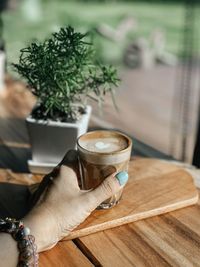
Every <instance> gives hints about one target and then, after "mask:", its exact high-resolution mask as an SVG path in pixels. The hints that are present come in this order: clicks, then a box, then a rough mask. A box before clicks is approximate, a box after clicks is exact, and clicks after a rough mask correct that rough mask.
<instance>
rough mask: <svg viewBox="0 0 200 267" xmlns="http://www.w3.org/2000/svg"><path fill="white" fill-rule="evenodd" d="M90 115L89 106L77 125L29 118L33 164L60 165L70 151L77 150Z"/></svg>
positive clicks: (27, 120)
mask: <svg viewBox="0 0 200 267" xmlns="http://www.w3.org/2000/svg"><path fill="white" fill-rule="evenodd" d="M90 114H91V107H90V106H87V108H86V113H85V114H83V115H82V117H81V119H80V120H79V121H77V122H76V123H66V122H55V121H48V122H47V121H43V120H37V121H36V120H35V119H33V118H31V117H30V116H29V117H28V118H27V119H26V123H27V127H28V132H29V136H30V142H31V147H32V161H31V162H32V163H31V164H32V165H35V166H43V165H44V166H45V165H49V166H54V165H56V164H58V163H59V162H60V161H61V159H62V158H63V156H64V155H65V153H66V152H67V151H68V150H69V149H75V148H76V140H77V138H78V137H79V136H80V135H82V134H84V133H85V132H87V129H88V123H89V119H90ZM29 163H30V162H29ZM29 165H30V164H29ZM29 167H30V166H29Z"/></svg>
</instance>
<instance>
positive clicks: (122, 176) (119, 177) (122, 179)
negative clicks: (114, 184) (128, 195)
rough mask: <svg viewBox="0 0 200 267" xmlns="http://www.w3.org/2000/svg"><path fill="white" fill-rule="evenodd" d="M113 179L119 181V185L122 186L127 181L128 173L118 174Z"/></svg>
mask: <svg viewBox="0 0 200 267" xmlns="http://www.w3.org/2000/svg"><path fill="white" fill-rule="evenodd" d="M115 177H116V178H117V180H118V181H119V184H120V185H124V184H125V183H126V182H127V181H128V173H127V172H125V171H122V172H118V173H117V174H116V175H115Z"/></svg>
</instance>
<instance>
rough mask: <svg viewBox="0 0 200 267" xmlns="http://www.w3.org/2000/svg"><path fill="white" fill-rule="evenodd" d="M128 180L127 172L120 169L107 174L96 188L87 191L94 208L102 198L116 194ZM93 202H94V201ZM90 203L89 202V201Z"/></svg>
mask: <svg viewBox="0 0 200 267" xmlns="http://www.w3.org/2000/svg"><path fill="white" fill-rule="evenodd" d="M127 181H128V173H127V172H125V171H121V172H119V173H113V174H112V175H110V176H108V177H107V178H106V179H105V180H104V181H103V182H102V183H101V184H100V185H99V186H98V187H97V188H95V189H94V190H92V191H90V192H88V193H87V194H88V197H89V198H90V200H91V199H93V203H92V204H93V205H95V208H96V207H97V206H98V205H100V204H101V203H102V202H103V201H104V200H106V199H108V198H110V197H111V196H112V195H114V194H116V193H117V192H118V191H119V190H120V189H122V188H123V187H124V185H125V184H126V183H127ZM94 202H95V203H94ZM90 203H91V202H90Z"/></svg>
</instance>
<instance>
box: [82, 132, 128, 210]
mask: <svg viewBox="0 0 200 267" xmlns="http://www.w3.org/2000/svg"><path fill="white" fill-rule="evenodd" d="M77 146H78V153H79V159H80V168H81V176H82V177H81V181H82V182H81V184H82V189H84V190H88V189H91V188H96V187H97V186H98V185H99V184H100V183H101V182H102V181H103V180H104V179H105V178H106V177H107V176H108V175H110V174H112V173H113V172H119V171H128V163H129V160H130V155H131V147H132V142H131V140H130V138H129V137H127V136H126V135H124V134H121V133H119V132H116V131H94V132H88V133H86V134H84V135H82V136H81V137H79V139H78V140H77ZM121 194H122V190H121V191H120V192H119V193H117V194H116V195H114V196H113V197H112V198H110V199H108V200H106V201H105V202H103V203H102V204H101V205H100V208H109V207H112V206H113V205H115V204H117V203H118V201H119V199H120V197H121Z"/></svg>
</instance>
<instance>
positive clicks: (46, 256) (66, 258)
mask: <svg viewBox="0 0 200 267" xmlns="http://www.w3.org/2000/svg"><path fill="white" fill-rule="evenodd" d="M47 266H48V267H55V266H56V267H80V266H81V267H89V266H93V264H92V263H91V262H90V261H89V260H88V259H87V258H86V257H85V256H84V254H83V253H82V252H81V251H80V250H79V249H78V248H77V247H76V245H75V244H74V243H73V242H72V241H65V242H59V243H58V244H57V245H56V246H55V247H54V248H53V249H51V250H48V251H45V252H43V253H40V267H47Z"/></svg>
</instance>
